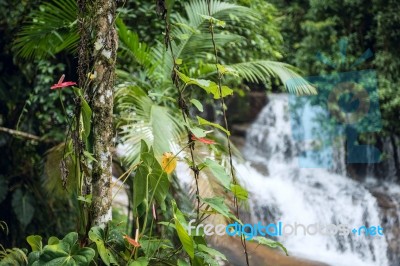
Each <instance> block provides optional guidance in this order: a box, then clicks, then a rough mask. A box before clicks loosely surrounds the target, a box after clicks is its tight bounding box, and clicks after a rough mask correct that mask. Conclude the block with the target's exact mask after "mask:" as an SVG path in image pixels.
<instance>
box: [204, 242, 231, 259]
mask: <svg viewBox="0 0 400 266" xmlns="http://www.w3.org/2000/svg"><path fill="white" fill-rule="evenodd" d="M197 248H198V249H199V250H200V251H203V252H205V253H207V254H209V255H211V256H213V257H220V258H221V259H223V260H226V257H225V255H224V254H222V253H221V252H219V251H218V250H216V249H213V248H210V247H207V246H206V245H203V244H199V245H197Z"/></svg>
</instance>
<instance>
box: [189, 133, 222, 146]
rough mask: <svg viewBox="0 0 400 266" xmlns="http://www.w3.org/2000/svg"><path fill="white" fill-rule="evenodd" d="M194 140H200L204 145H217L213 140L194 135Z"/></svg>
mask: <svg viewBox="0 0 400 266" xmlns="http://www.w3.org/2000/svg"><path fill="white" fill-rule="evenodd" d="M192 140H198V141H200V142H203V143H204V144H215V143H216V142H215V141H213V140H211V139H206V138H198V137H196V136H195V135H192Z"/></svg>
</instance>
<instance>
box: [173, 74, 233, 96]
mask: <svg viewBox="0 0 400 266" xmlns="http://www.w3.org/2000/svg"><path fill="white" fill-rule="evenodd" d="M176 73H177V74H178V76H179V78H180V79H181V80H182V81H183V82H184V83H185V84H186V85H196V86H198V87H200V88H202V89H203V90H205V91H206V92H207V93H211V94H212V95H213V96H214V99H219V98H221V97H225V96H227V95H232V94H233V90H232V89H231V88H229V87H228V86H221V92H220V90H219V86H218V84H217V83H215V82H213V81H211V80H205V79H194V78H190V77H188V76H186V75H185V74H183V73H181V72H179V71H176Z"/></svg>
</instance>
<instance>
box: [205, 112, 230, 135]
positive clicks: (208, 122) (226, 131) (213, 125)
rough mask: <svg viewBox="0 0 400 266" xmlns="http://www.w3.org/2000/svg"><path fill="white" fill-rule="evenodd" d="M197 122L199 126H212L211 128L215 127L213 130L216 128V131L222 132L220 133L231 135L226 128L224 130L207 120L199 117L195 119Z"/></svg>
mask: <svg viewBox="0 0 400 266" xmlns="http://www.w3.org/2000/svg"><path fill="white" fill-rule="evenodd" d="M197 121H198V122H199V125H207V126H212V127H215V128H218V129H220V130H222V131H223V132H225V133H226V134H227V135H228V136H230V135H231V133H230V132H229V131H228V130H227V129H226V128H224V127H223V126H221V125H219V124H216V123H213V122H210V121H208V120H206V119H204V118H201V117H200V116H198V117H197Z"/></svg>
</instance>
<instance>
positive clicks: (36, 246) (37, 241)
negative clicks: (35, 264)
mask: <svg viewBox="0 0 400 266" xmlns="http://www.w3.org/2000/svg"><path fill="white" fill-rule="evenodd" d="M26 241H27V242H28V244H29V245H30V246H31V248H32V251H42V249H43V244H42V237H41V236H39V235H32V236H28V237H27V238H26Z"/></svg>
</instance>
